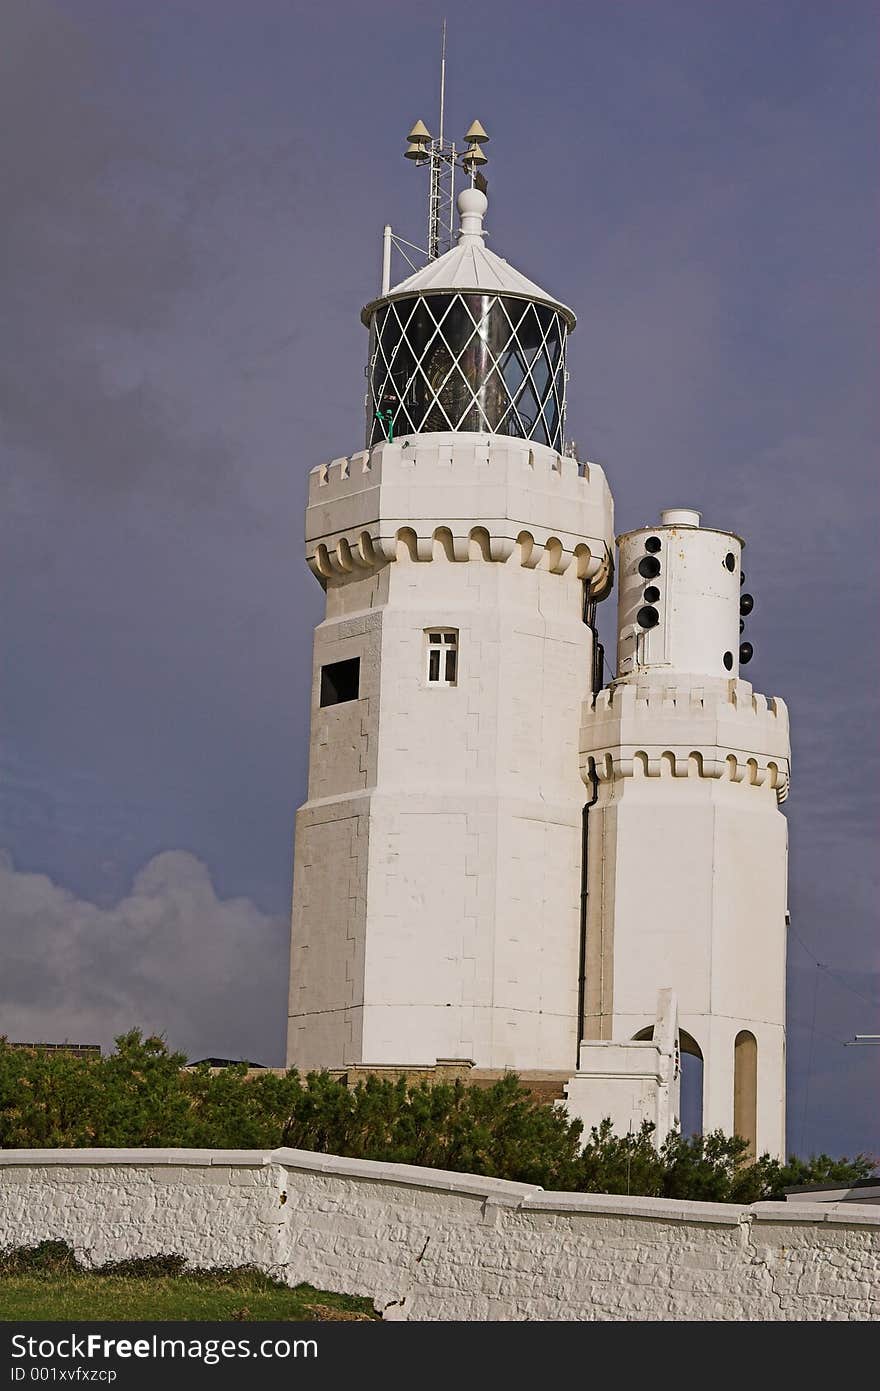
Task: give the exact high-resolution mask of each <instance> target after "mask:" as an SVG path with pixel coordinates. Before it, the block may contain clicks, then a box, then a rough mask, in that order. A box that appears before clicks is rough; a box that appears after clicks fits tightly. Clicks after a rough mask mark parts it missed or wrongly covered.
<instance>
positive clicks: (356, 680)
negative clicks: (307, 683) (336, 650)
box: [321, 657, 361, 707]
mask: <svg viewBox="0 0 880 1391" xmlns="http://www.w3.org/2000/svg"><path fill="white" fill-rule="evenodd" d="M360 683H361V659H360V657H349V658H348V660H347V661H345V662H330V663H329V665H328V666H325V667H321V706H322V707H323V706H325V705H342V703H343V702H344V701H346V700H357V698H358V695H359V693H360Z"/></svg>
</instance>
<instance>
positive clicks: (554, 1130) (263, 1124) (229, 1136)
mask: <svg viewBox="0 0 880 1391" xmlns="http://www.w3.org/2000/svg"><path fill="white" fill-rule="evenodd" d="M185 1061H186V1060H185V1058H184V1056H183V1054H181V1053H174V1052H171V1051H169V1049H168V1048H167V1046H166V1044H165V1043H164V1041H163V1040H162V1039H159V1038H147V1039H144V1038H142V1037H141V1034H140V1033H139V1032H138V1031H137V1030H134V1031H132V1032H131V1033H128V1034H124V1035H121V1036H120V1037H119V1038H118V1039H117V1040H116V1051H115V1052H114V1053H112V1054H110V1055H109V1056H108V1057H104V1058H77V1057H74V1056H72V1055H70V1054H66V1053H57V1052H53V1053H48V1052H41V1051H40V1050H39V1049H17V1048H11V1047H9V1046H8V1045H7V1044H6V1043H5V1041H4V1040H2V1039H0V1147H2V1148H4V1149H11V1148H42V1147H53V1148H54V1147H62V1148H63V1147H82V1146H98V1147H104V1146H108V1147H121V1148H139V1147H144V1146H169V1145H175V1146H193V1147H198V1148H207V1149H275V1148H277V1147H278V1146H280V1145H290V1146H292V1147H294V1148H296V1149H310V1150H320V1151H323V1152H324V1153H327V1154H344V1155H349V1156H351V1157H352V1158H355V1159H380V1160H385V1161H391V1162H393V1163H399V1164H422V1165H426V1166H428V1167H431V1168H438V1169H453V1170H456V1171H458V1172H461V1173H471V1174H488V1175H492V1176H494V1177H496V1178H506V1179H515V1180H518V1181H520V1182H523V1183H535V1184H540V1185H541V1186H542V1187H544V1188H547V1189H565V1190H569V1191H580V1192H584V1193H632V1194H640V1195H643V1196H647V1197H663V1198H695V1199H702V1200H706V1201H712V1202H754V1201H757V1200H759V1199H763V1198H779V1197H781V1196H782V1194H783V1190H784V1188H786V1187H787V1186H790V1185H793V1184H798V1183H810V1182H831V1181H838V1182H842V1183H845V1182H850V1181H852V1180H854V1179H857V1178H864V1177H867V1176H868V1175H869V1174H871V1173H872V1171H873V1168H874V1165H873V1162H872V1161H871V1160H870V1159H868V1158H867V1157H866V1156H865V1155H858V1156H857V1157H856V1158H855V1159H852V1160H850V1159H846V1158H844V1159H837V1160H835V1159H830V1158H829V1157H828V1156H827V1155H819V1156H818V1157H813V1158H812V1159H810V1160H807V1161H804V1160H799V1159H796V1158H794V1157H792V1158H791V1159H790V1160H789V1161H788V1163H787V1164H784V1165H783V1164H780V1163H779V1162H778V1161H777V1160H775V1159H771V1158H770V1157H769V1156H768V1155H763V1156H762V1157H761V1158H760V1159H758V1160H757V1162H756V1163H754V1164H749V1163H747V1162H745V1152H746V1145H745V1141H743V1140H740V1139H738V1138H736V1137H731V1136H725V1135H723V1134H722V1133H721V1132H720V1131H715V1132H713V1133H712V1134H709V1135H705V1136H691V1137H690V1138H687V1137H683V1136H680V1135H670V1136H669V1137H668V1139H667V1140H666V1143H665V1144H664V1145H663V1147H662V1149H661V1150H660V1152H659V1153H658V1152H657V1150H655V1148H654V1145H653V1143H652V1136H651V1127H650V1126H649V1125H647V1124H646V1125H645V1126H643V1127H642V1130H641V1131H640V1132H639V1133H638V1134H635V1135H624V1136H619V1135H615V1134H614V1133H613V1131H612V1128H611V1123H610V1121H604V1122H603V1123H602V1125H600V1126H599V1127H598V1128H594V1129H593V1130H592V1131H591V1134H590V1138H589V1140H588V1142H587V1143H586V1145H584V1144H583V1140H582V1127H581V1124H580V1122H579V1121H571V1120H569V1119H568V1117H567V1115H566V1114H565V1112H564V1111H563V1110H561V1109H560V1108H558V1107H554V1106H548V1105H545V1104H542V1103H540V1102H537V1101H535V1100H533V1099H532V1097H531V1096H530V1095H529V1093H528V1091H527V1090H526V1089H525V1088H524V1087H523V1086H521V1084H520V1082H519V1079H518V1078H517V1077H516V1076H515V1075H513V1074H510V1075H508V1076H505V1077H504V1078H503V1079H502V1080H500V1081H498V1082H495V1083H493V1085H492V1086H491V1087H488V1088H482V1087H476V1086H468V1085H465V1084H464V1083H462V1082H452V1083H445V1082H444V1083H435V1084H433V1085H431V1084H428V1083H421V1084H419V1085H417V1086H408V1085H407V1082H406V1080H405V1079H401V1080H400V1081H398V1082H390V1081H388V1080H386V1079H382V1078H378V1077H369V1078H368V1079H367V1080H366V1082H362V1083H359V1084H358V1086H357V1087H356V1088H354V1090H352V1091H349V1089H348V1088H347V1087H346V1086H345V1085H344V1083H342V1082H339V1081H337V1080H336V1079H334V1078H332V1077H330V1076H329V1075H328V1074H327V1073H326V1072H315V1073H310V1074H309V1075H308V1077H306V1078H302V1077H300V1076H299V1074H298V1073H297V1072H296V1071H291V1072H288V1073H287V1074H286V1075H285V1076H283V1077H277V1076H275V1075H274V1074H272V1073H266V1074H263V1075H257V1076H255V1077H252V1078H251V1079H247V1078H246V1075H245V1074H246V1071H247V1069H246V1066H245V1064H244V1063H242V1064H240V1065H238V1066H235V1067H228V1068H224V1069H223V1071H222V1072H219V1073H217V1074H215V1075H212V1073H211V1071H210V1069H209V1067H208V1066H207V1065H201V1066H199V1067H198V1068H195V1069H194V1070H192V1071H184V1070H183V1067H184V1064H185Z"/></svg>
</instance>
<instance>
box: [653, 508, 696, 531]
mask: <svg viewBox="0 0 880 1391" xmlns="http://www.w3.org/2000/svg"><path fill="white" fill-rule="evenodd" d="M660 523H661V525H662V526H699V525H700V514H699V512H694V511H692V509H691V508H690V507H667V508H666V510H665V512H661V513H660Z"/></svg>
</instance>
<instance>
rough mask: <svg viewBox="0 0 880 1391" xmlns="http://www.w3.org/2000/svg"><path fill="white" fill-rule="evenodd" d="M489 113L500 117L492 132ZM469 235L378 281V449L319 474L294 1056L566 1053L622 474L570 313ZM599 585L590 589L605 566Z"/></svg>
mask: <svg viewBox="0 0 880 1391" xmlns="http://www.w3.org/2000/svg"><path fill="white" fill-rule="evenodd" d="M480 130H482V128H480ZM458 210H459V214H460V220H461V230H460V234H459V237H458V242H457V245H455V246H454V247H452V248H451V249H450V250H449V251H448V252H446V253H445V254H444V255H442V256H440V257H439V258H437V259H434V260H431V261H429V262H428V264H427V265H426V266H425V268H424V269H423V270H421V271H419V272H418V273H416V274H415V275H413V276H411V277H410V278H409V279H408V280H405V281H403V283H402V284H399V285H396V286H395V287H393V288H386V287H384V286H383V289H384V291H385V292H384V293H383V294H382V295H381V297H380V298H379V299H377V300H374V301H373V302H372V303H371V304H368V305H367V307H366V309H365V310H364V311H363V315H362V318H363V320H364V323H365V324H366V325H368V327H369V330H370V366H369V383H370V391H369V398H368V407H367V417H368V418H367V431H368V433H367V448H366V449H365V450H363V451H361V452H359V453H356V454H354V455H352V456H351V457H349V458H343V459H337V460H335V461H334V462H333V463H332V464H329V465H324V466H321V467H319V468H316V469H314V470H313V471H312V474H311V478H310V484H309V503H308V511H307V517H306V548H307V558H308V562H309V565H310V566H311V568H312V570H313V571H314V573H315V575H316V576H317V578H318V579H319V581H320V583H321V584H322V585H323V587H324V588H325V590H326V595H327V605H326V616H325V618H324V620H323V622H322V623H321V624H319V626H318V628H317V630H316V633H315V646H314V680H313V692H312V713H311V742H310V750H309V787H308V801H307V802H306V804H305V805H304V806H303V807H302V808H301V809H300V811H299V813H298V816H297V829H296V853H295V875H294V909H293V927H292V953H291V990H290V1011H289V1015H290V1018H289V1031H288V1063H289V1064H290V1065H296V1066H298V1067H300V1068H317V1067H344V1066H347V1065H354V1064H360V1065H363V1066H371V1065H398V1066H406V1067H420V1066H424V1065H429V1066H430V1065H433V1064H434V1063H435V1062H436V1060H437V1059H468V1060H470V1061H472V1062H474V1063H475V1064H476V1065H477V1066H480V1067H510V1068H518V1069H525V1068H531V1069H535V1068H537V1069H551V1070H565V1069H568V1070H569V1071H571V1070H573V1069H574V1067H575V1066H576V1062H577V1046H578V1038H579V1033H580V1022H579V955H580V951H581V917H580V902H581V874H580V848H581V819H582V806H583V801H584V790H583V783H582V781H581V776H580V768H579V757H578V741H579V730H580V712H581V707H582V704H583V701H584V699H585V697H587V696H588V695H589V694H590V691H591V685H592V668H593V658H594V650H593V632H592V630H591V628H590V627H589V626H588V625H587V623H586V622H585V616H587V617H588V616H589V614H588V613H586V612H585V604H587V603H588V602H589V601H591V600H595V599H596V598H598V597H601V596H602V595H603V594H604V593H606V592H607V591H608V589H609V587H610V584H611V578H612V554H613V545H614V533H613V521H612V504H611V496H610V493H609V490H608V485H607V483H606V481H605V476H604V474H603V472H602V470H601V469H600V468H599V467H597V466H592V465H579V464H578V462H577V460H576V459H575V458H573V457H569V456H567V455H566V454H565V453H564V452H563V434H562V431H563V419H564V407H565V384H566V365H565V346H566V338H567V335H568V333H569V332H570V331H571V330H572V329H573V327H574V323H575V319H574V315H573V314H572V313H571V311H570V310H569V309H567V308H566V307H565V306H564V305H563V304H560V303H559V302H558V301H557V300H556V299H554V298H553V296H552V295H549V294H547V293H546V292H545V291H544V290H542V289H541V288H540V287H539V286H538V285H536V284H534V283H533V282H532V281H530V280H527V279H526V278H525V277H524V276H523V275H521V274H520V273H519V272H518V271H516V270H514V269H513V267H512V266H510V265H508V263H507V262H506V261H504V260H502V259H501V257H499V256H497V255H496V254H495V253H494V252H492V251H490V250H489V249H488V247H487V246H486V244H485V239H484V225H483V224H484V217H485V214H486V211H487V199H486V196H485V194H484V193H482V192H481V191H480V190H478V189H476V188H469V189H466V190H465V191H464V192H463V193H461V194H460V195H459V198H458ZM588 586H589V590H588Z"/></svg>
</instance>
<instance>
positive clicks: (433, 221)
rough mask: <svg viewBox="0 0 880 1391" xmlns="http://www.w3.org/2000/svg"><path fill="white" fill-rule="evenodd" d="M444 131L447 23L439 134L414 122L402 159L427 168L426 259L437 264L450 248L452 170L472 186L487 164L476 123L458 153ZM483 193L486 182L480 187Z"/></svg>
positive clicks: (442, 44) (442, 41)
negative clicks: (483, 165)
mask: <svg viewBox="0 0 880 1391" xmlns="http://www.w3.org/2000/svg"><path fill="white" fill-rule="evenodd" d="M445 131H446V20H445V19H444V21H443V29H442V33H441V39H440V133H439V135H438V136H437V137H436V138H435V137H434V136H433V135H432V134H431V132H430V131H429V130H428V127H427V126H426V125H425V124H424V123H423V122H422V121H416V123H415V125H414V126H413V128H412V130H411V131H410V133H409V135H408V137H407V139H408V141H409V144H408V145H407V148H406V152H405V157H406V158H407V159H410V160H412V162H413V163H414V164H416V165H419V164H427V165H428V176H429V177H428V260H429V261H436V259H437V257H438V256H442V255H443V253H444V251H448V250H449V248H450V247H451V246H452V241H453V236H454V225H453V218H454V215H455V171H456V169H457V168H459V169H463V170H464V172H465V173H466V174H467V175H468V176H469V177H470V180H471V183H473V182H474V181H475V180H477V181H479V180H480V179H482V175H481V174H479V173H478V170H479V167H480V165H482V164H485V163H486V156H485V154H484V153H483V149H482V147H483V145H484V144H485V143H486V141H487V140H488V139H489V137H488V135H487V134H486V132H485V130H484V129H483V127H482V126H481V125H480V122H479V121H474V122H473V124H472V125H471V127H470V129H469V130H468V131H467V133H466V135H465V137H464V144H465V145H466V147H467V148H466V149H464V150H462V151H459V150H457V149H456V148H455V145H454V144H453V143H452V141H451V140H447V139H446V138H445ZM481 186H482V188H483V190H484V191H485V183H483V184H482V185H481Z"/></svg>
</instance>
